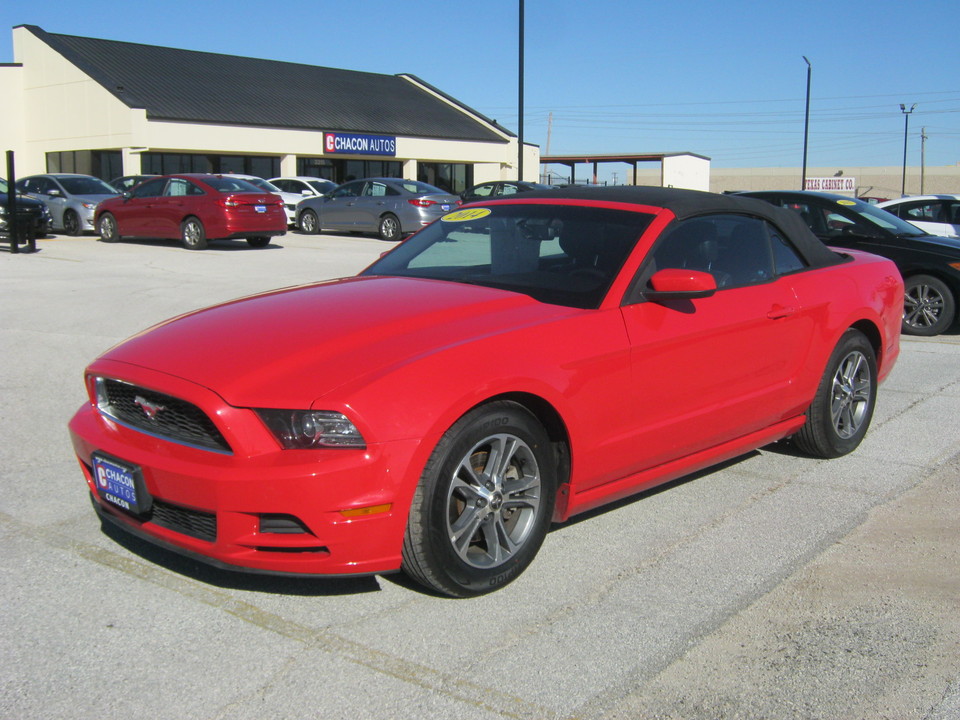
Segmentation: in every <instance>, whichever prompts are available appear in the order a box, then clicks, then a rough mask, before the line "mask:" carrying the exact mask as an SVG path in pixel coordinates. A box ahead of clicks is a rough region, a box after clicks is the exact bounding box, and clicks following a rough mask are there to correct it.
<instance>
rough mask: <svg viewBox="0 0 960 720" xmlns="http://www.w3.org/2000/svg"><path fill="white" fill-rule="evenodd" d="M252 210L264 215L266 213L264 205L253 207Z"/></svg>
mask: <svg viewBox="0 0 960 720" xmlns="http://www.w3.org/2000/svg"><path fill="white" fill-rule="evenodd" d="M253 209H254V210H256V211H257V212H258V213H265V212H266V211H267V206H266V205H254V206H253Z"/></svg>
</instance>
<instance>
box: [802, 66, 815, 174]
mask: <svg viewBox="0 0 960 720" xmlns="http://www.w3.org/2000/svg"><path fill="white" fill-rule="evenodd" d="M801 57H802V58H803V61H804V62H805V63H806V64H807V104H806V109H805V110H804V113H803V177H802V178H801V180H800V189H801V190H806V189H807V137H808V135H809V134H810V72H811V71H812V70H813V68H812V66H811V65H810V61H809V60H807V56H806V55H802V56H801Z"/></svg>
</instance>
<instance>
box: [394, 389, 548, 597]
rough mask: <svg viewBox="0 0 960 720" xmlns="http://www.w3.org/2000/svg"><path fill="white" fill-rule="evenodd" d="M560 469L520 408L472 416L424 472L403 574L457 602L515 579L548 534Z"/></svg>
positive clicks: (498, 405)
mask: <svg viewBox="0 0 960 720" xmlns="http://www.w3.org/2000/svg"><path fill="white" fill-rule="evenodd" d="M555 468H556V462H555V460H554V455H553V448H552V446H551V444H550V439H549V437H548V436H547V433H546V431H545V430H544V429H543V426H542V425H541V424H540V423H539V422H538V421H537V419H536V418H535V417H533V415H531V414H530V413H529V412H528V411H527V410H526V409H524V408H523V407H522V406H520V405H517V404H515V403H512V402H495V403H491V404H489V405H484V406H481V407H479V408H477V409H475V410H472V411H471V412H469V413H467V414H466V415H465V416H464V417H462V418H461V419H460V420H459V421H458V422H457V423H455V424H454V425H453V427H451V428H450V429H449V430H448V431H447V432H446V433H445V434H444V435H443V437H442V438H441V440H440V442H439V443H437V446H436V448H434V451H433V454H432V455H431V456H430V460H429V461H428V462H427V465H426V467H425V468H424V472H423V476H422V478H421V480H420V484H419V485H418V486H417V491H416V494H415V495H414V500H413V504H412V506H411V509H410V518H409V521H408V524H407V532H406V535H405V536H404V541H403V569H404V571H405V572H406V573H407V574H408V575H409V576H410V577H412V578H413V579H414V580H416V581H417V582H419V583H421V584H423V585H425V586H427V587H428V588H431V589H433V590H435V591H437V592H440V593H443V594H445V595H450V596H452V597H471V596H475V595H482V594H483V593H487V592H491V591H492V590H496V589H498V588H500V587H502V586H503V585H506V584H507V583H509V582H511V581H512V580H514V579H516V578H517V577H518V576H519V575H520V574H521V573H522V572H523V571H524V570H525V569H526V568H527V566H528V565H529V564H530V563H531V562H532V561H533V558H534V557H535V556H536V554H537V551H538V550H539V549H540V545H541V544H542V543H543V539H544V537H545V536H546V534H547V530H548V529H549V527H550V522H551V519H552V517H553V502H554V496H555V492H556V469H555Z"/></svg>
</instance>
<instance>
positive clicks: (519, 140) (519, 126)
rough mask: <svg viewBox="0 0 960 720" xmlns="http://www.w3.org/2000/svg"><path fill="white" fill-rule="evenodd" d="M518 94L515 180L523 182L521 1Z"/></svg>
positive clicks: (521, 6)
mask: <svg viewBox="0 0 960 720" xmlns="http://www.w3.org/2000/svg"><path fill="white" fill-rule="evenodd" d="M519 60H520V62H519V65H520V81H519V83H518V84H519V87H520V93H519V99H518V102H517V105H518V106H519V111H520V119H519V121H518V123H517V131H518V137H517V145H518V146H519V151H518V152H519V154H518V157H517V180H523V0H520V58H519Z"/></svg>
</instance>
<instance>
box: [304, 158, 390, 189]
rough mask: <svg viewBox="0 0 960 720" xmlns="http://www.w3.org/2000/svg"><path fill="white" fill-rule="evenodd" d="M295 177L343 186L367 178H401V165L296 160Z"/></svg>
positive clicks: (328, 160)
mask: <svg viewBox="0 0 960 720" xmlns="http://www.w3.org/2000/svg"><path fill="white" fill-rule="evenodd" d="M297 175H303V176H306V177H318V178H324V179H325V180H332V181H333V182H335V183H337V184H343V183H345V182H349V181H350V180H362V179H363V178H369V177H390V178H402V177H403V163H402V162H399V161H397V160H336V159H328V158H309V157H298V158H297Z"/></svg>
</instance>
